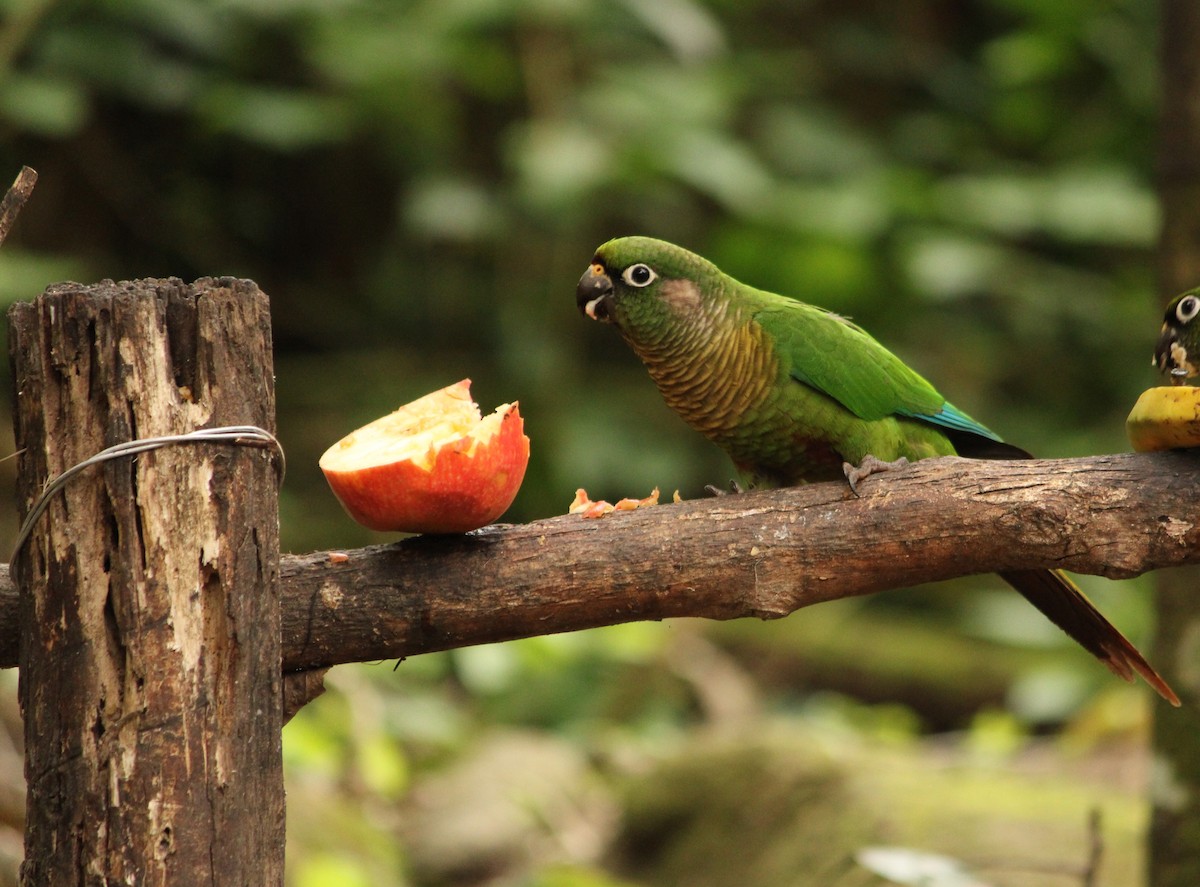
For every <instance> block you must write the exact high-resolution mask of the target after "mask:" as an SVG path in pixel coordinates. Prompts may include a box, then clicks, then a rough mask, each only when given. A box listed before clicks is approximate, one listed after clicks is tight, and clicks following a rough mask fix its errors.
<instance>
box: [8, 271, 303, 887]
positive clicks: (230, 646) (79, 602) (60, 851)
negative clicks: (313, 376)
mask: <svg viewBox="0 0 1200 887" xmlns="http://www.w3.org/2000/svg"><path fill="white" fill-rule="evenodd" d="M9 326H10V359H11V362H12V366H13V378H14V384H15V387H16V404H17V409H16V416H15V425H16V439H17V445H18V447H20V448H23V455H22V457H21V466H20V471H19V476H20V489H19V491H18V495H19V502H20V506H21V509H22V512H23V513H24V512H26V511H28V509H29V508H30V506H31V505H32V503H33V502H34V500H35V499H36V497H37V496H38V494H39V493H40V491H41V487H42V484H43V483H44V482H45V481H46V479H47V478H49V477H53V476H55V475H57V474H59V473H60V472H62V471H63V470H65V469H67V468H69V467H71V466H72V465H74V464H76V463H78V462H80V461H82V460H83V459H85V458H87V457H89V456H91V455H92V454H94V453H96V452H98V451H99V450H101V449H104V448H105V447H108V446H110V445H113V444H116V443H121V442H125V441H129V440H133V439H136V438H140V437H150V436H158V435H165V434H175V433H182V432H187V431H192V430H194V429H196V428H199V427H205V426H217V425H231V424H254V425H259V426H261V427H264V428H267V429H268V430H270V429H272V427H273V425H274V388H273V374H272V364H271V335H270V325H269V315H268V304H267V299H266V297H265V296H264V295H263V294H262V293H261V292H260V291H259V290H258V288H257V287H256V286H254V284H252V283H250V282H248V281H238V280H232V279H204V280H199V281H196V282H195V283H194V284H191V285H186V284H184V283H182V282H181V281H179V280H175V279H171V280H144V281H136V282H132V283H117V284H114V283H112V282H111V281H106V282H103V283H101V284H97V285H95V286H87V287H84V286H80V285H77V284H63V285H59V286H55V287H52V288H51V289H49V290H47V291H46V292H45V293H44V294H43V295H42V296H41V297H39V298H38V299H37V300H36V301H34V302H31V303H21V304H17V305H14V306H13V307H12V309H11V310H10V311H9ZM277 484H278V477H277V473H276V468H275V466H274V465H273V464H272V461H271V456H270V454H269V453H268V452H267V451H265V450H262V449H253V448H246V447H232V446H215V445H211V444H192V443H189V444H185V445H180V446H174V447H168V448H164V449H160V450H157V451H154V452H150V453H144V454H142V455H140V456H137V457H136V458H133V459H131V458H122V459H119V460H116V461H111V462H107V463H105V464H104V465H102V466H98V467H95V468H92V469H89V470H88V472H86V473H85V474H83V475H81V476H80V477H78V478H76V479H75V480H73V481H72V482H71V483H70V484H69V485H68V486H67V487H66V488H65V489H64V491H63V492H62V493H60V494H58V495H56V496H55V498H54V501H53V503H52V504H51V506H50V509H49V511H48V512H47V513H46V514H45V515H43V516H42V518H41V519H40V520H39V522H38V524H37V526H36V527H35V529H34V531H33V534H32V535H31V537H30V538H29V540H28V542H27V543H26V544H25V545H24V547H23V548H22V550H21V552H20V553H19V554H18V556H17V558H16V560H15V574H16V577H17V585H18V588H19V601H18V611H19V619H20V626H21V629H20V632H19V636H20V650H19V662H20V668H21V676H20V699H21V705H22V709H23V712H24V717H25V737H26V758H25V773H26V780H27V783H28V801H27V824H26V845H25V856H26V859H25V863H24V866H23V869H22V881H23V883H24V884H28V885H31V887H32V885H38V887H58V885H68V884H71V885H75V884H89V885H91V884H127V883H128V884H134V883H136V884H158V885H202V884H213V885H216V884H220V885H242V884H263V885H278V884H281V883H282V873H283V846H284V827H283V779H282V763H281V739H280V727H281V716H282V709H281V683H282V681H281V674H280V627H279V626H280V624H279V615H278V614H279V609H278V557H279V555H278V551H279V544H278V505H277Z"/></svg>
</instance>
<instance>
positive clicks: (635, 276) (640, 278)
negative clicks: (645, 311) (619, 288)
mask: <svg viewBox="0 0 1200 887" xmlns="http://www.w3.org/2000/svg"><path fill="white" fill-rule="evenodd" d="M657 278H658V275H657V274H655V273H654V269H653V268H651V267H650V266H649V265H643V264H642V263H641V262H639V263H638V264H636V265H630V266H629V267H628V268H626V269H625V271H624V272H622V274H621V279H622V280H623V281H625V282H626V283H627V284H629V285H630V286H636V287H643V286H649V285H650V284H652V283H653V282H654V281H655V280H656V279H657Z"/></svg>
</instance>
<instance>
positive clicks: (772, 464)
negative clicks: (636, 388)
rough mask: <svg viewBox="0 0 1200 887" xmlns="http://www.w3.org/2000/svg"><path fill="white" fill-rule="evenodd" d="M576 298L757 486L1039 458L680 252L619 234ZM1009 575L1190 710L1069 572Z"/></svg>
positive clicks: (813, 313) (807, 311) (889, 364)
mask: <svg viewBox="0 0 1200 887" xmlns="http://www.w3.org/2000/svg"><path fill="white" fill-rule="evenodd" d="M576 302H577V305H578V307H579V310H580V311H581V312H583V313H584V314H586V315H587V316H588V317H590V318H592V319H594V320H598V321H601V322H604V323H610V324H612V325H613V326H615V327H616V328H617V330H618V331H619V332H620V334H621V336H622V338H624V340H625V341H626V342H627V343H628V344H629V346H630V347H631V348H632V349H633V350H634V352H635V353H636V354H637V355H638V357H640V358H641V360H642V362H643V363H644V364H645V365H646V368H647V369H648V370H649V372H650V375H651V377H652V378H653V379H654V381H655V382H656V383H657V385H658V388H659V390H660V391H661V392H662V395H663V397H664V398H665V400H666V402H667V404H668V405H669V406H670V407H671V408H672V409H674V410H675V411H676V412H678V413H679V414H680V416H682V417H683V419H684V420H685V421H686V422H687V423H688V424H689V425H691V426H692V427H693V428H695V429H696V430H697V431H699V432H701V433H702V434H704V435H705V436H706V437H708V438H709V439H710V440H712V441H713V442H714V443H716V444H717V445H718V446H720V447H721V448H722V449H724V450H725V451H726V452H727V453H728V454H729V456H730V457H731V458H732V459H733V462H734V465H735V466H736V467H737V469H738V472H739V474H740V475H741V477H742V480H743V481H744V482H745V483H747V484H749V485H751V486H756V487H760V488H761V487H778V486H790V485H794V484H799V483H805V482H809V481H822V480H833V479H840V478H842V477H843V476H845V477H848V478H849V479H850V481H851V483H852V484H853V483H854V481H855V480H856V479H857V478H858V477H860V476H862V473H861V471H860V469H859V468H858V467H857V466H862V465H863V464H864V462H866V463H869V464H877V463H872V462H871V460H870V459H869V457H873V458H874V459H876V460H884V461H894V460H897V459H901V458H904V459H909V460H915V459H924V458H927V457H930V456H949V455H955V454H957V455H961V456H968V457H974V458H984V459H989V458H990V459H1022V458H1028V457H1029V454H1028V453H1026V452H1025V451H1024V450H1021V449H1019V448H1017V447H1014V446H1012V445H1010V444H1007V443H1004V442H1003V441H1002V440H1001V439H1000V438H999V437H998V436H997V435H996V434H994V433H993V432H991V431H990V430H988V429H987V428H985V427H984V426H983V425H981V424H979V423H978V422H976V421H975V420H974V419H972V418H971V417H970V416H968V415H967V414H966V413H964V412H962V411H961V410H959V409H957V408H956V407H954V406H953V405H952V404H950V403H948V402H947V401H946V399H945V398H944V397H942V395H941V394H939V393H938V392H937V390H936V389H935V388H934V387H933V386H932V385H930V384H929V382H927V381H925V379H923V378H922V377H921V376H920V375H918V374H917V373H916V372H915V371H914V370H912V369H911V368H909V367H908V366H907V365H905V364H904V363H903V362H902V361H901V360H900V359H899V358H898V357H896V356H895V355H894V354H892V353H891V352H890V351H888V350H887V349H886V348H884V347H883V346H882V345H880V344H879V343H878V342H877V341H875V339H873V338H872V337H871V336H870V335H868V334H867V333H866V332H865V331H864V330H862V329H861V328H860V327H858V326H857V325H855V324H854V323H851V322H850V321H849V320H847V319H846V318H844V317H840V316H838V315H837V314H834V313H832V312H830V311H826V310H824V309H821V308H817V307H814V306H812V305H806V304H804V303H803V302H799V301H796V300H795V299H790V298H787V297H784V296H780V295H776V294H774V293H769V292H765V291H763V290H758V289H754V288H753V287H750V286H747V285H745V284H743V283H740V282H738V281H737V280H734V279H733V278H732V277H729V276H728V275H726V274H724V273H722V272H721V271H720V270H719V269H718V268H717V267H716V266H715V265H713V264H712V263H711V262H709V261H707V260H705V259H703V258H701V257H700V256H698V255H696V254H694V253H692V252H689V251H688V250H686V249H683V248H682V247H679V246H675V245H674V244H671V243H667V242H665V241H661V240H654V239H652V238H648V237H622V238H618V239H616V240H610V241H609V242H608V243H605V244H604V245H603V246H601V247H600V248H599V249H598V250H597V251H596V254H595V256H594V258H593V259H592V263H591V266H590V267H589V268H588V270H587V271H586V272H585V273H584V275H583V277H582V278H581V279H580V281H579V286H578V288H577V290H576ZM868 470H869V469H868ZM1001 576H1002V577H1003V578H1004V579H1005V580H1006V581H1007V582H1008V583H1009V584H1011V585H1012V586H1013V587H1014V588H1016V589H1017V590H1018V591H1019V592H1021V594H1023V595H1024V596H1025V597H1026V598H1027V599H1028V600H1029V601H1030V602H1031V603H1032V604H1033V605H1034V606H1035V607H1037V608H1038V609H1039V610H1041V611H1042V613H1044V614H1045V615H1046V616H1047V617H1048V618H1049V619H1050V620H1051V621H1052V622H1054V623H1055V624H1056V625H1058V626H1059V628H1061V629H1063V630H1064V631H1065V632H1066V633H1067V634H1068V635H1070V636H1071V637H1072V638H1073V639H1074V640H1076V641H1077V642H1078V643H1079V644H1081V645H1082V646H1083V647H1084V648H1085V649H1087V650H1088V651H1089V652H1090V653H1092V654H1093V655H1095V656H1096V657H1097V658H1098V659H1100V660H1101V661H1102V662H1104V664H1105V665H1107V666H1108V667H1109V668H1110V669H1112V671H1114V672H1115V673H1116V674H1118V675H1120V676H1121V677H1123V678H1126V679H1127V680H1131V679H1132V677H1133V675H1134V673H1137V674H1140V675H1142V677H1143V678H1145V679H1146V681H1147V682H1148V683H1149V684H1150V685H1151V686H1152V687H1154V689H1155V690H1157V691H1158V692H1159V693H1160V694H1161V695H1162V696H1163V697H1164V698H1166V699H1167V700H1169V701H1170V702H1172V703H1173V704H1175V705H1178V704H1179V700H1178V698H1177V697H1176V696H1175V694H1174V693H1173V692H1172V691H1171V689H1170V687H1168V686H1167V685H1166V683H1165V682H1164V681H1163V680H1162V678H1161V677H1159V675H1158V674H1157V673H1156V672H1155V671H1154V669H1153V668H1151V667H1150V665H1149V664H1148V663H1147V662H1146V660H1145V659H1144V658H1143V657H1142V655H1141V654H1140V653H1139V652H1138V651H1137V649H1136V648H1135V647H1134V646H1133V645H1132V644H1131V643H1130V642H1129V641H1128V640H1127V639H1126V638H1125V637H1124V636H1123V635H1122V634H1121V633H1120V632H1119V631H1118V630H1117V629H1116V628H1115V627H1114V626H1113V625H1112V624H1111V623H1110V622H1109V621H1108V620H1107V619H1105V617H1104V616H1103V615H1102V614H1101V613H1100V612H1099V611H1098V610H1097V609H1096V608H1095V607H1094V606H1093V605H1092V603H1091V602H1090V601H1089V600H1088V599H1087V598H1086V597H1085V596H1084V594H1083V592H1081V591H1080V590H1079V588H1077V587H1076V586H1075V584H1074V583H1072V582H1071V581H1070V580H1069V579H1068V578H1067V577H1066V576H1064V575H1063V574H1062V573H1060V572H1057V571H1049V570H1023V571H1012V572H1007V573H1002V574H1001Z"/></svg>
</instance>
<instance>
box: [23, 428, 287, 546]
mask: <svg viewBox="0 0 1200 887" xmlns="http://www.w3.org/2000/svg"><path fill="white" fill-rule="evenodd" d="M187 443H223V444H229V445H231V446H247V447H262V446H269V447H273V448H274V449H275V452H276V454H277V455H278V456H279V480H280V482H281V483H282V482H283V475H284V471H285V470H286V468H287V461H286V458H285V457H284V453H283V445H282V444H280V443H279V439H278V438H276V437H275V435H273V434H272V433H271V432H269V431H267V430H266V429H264V428H259V427H258V426H257V425H225V426H222V427H220V428H198V429H196V430H195V431H189V432H187V433H186V434H166V435H163V436H162V437H142V438H138V439H137V440H131V441H126V442H125V443H119V444H115V445H114V446H111V447H108V448H107V449H103V450H101V451H100V452H98V453H96V454H95V455H94V456H89V457H88V458H86V459H84V460H83V461H82V462H80V463H78V464H77V465H72V466H71V467H70V468H68V469H67V470H66V471H64V472H63V473H62V474H60V475H58V476H57V477H55V478H52V479H50V480H49V481H47V482H46V486H45V487H43V489H42V494H41V495H40V496H39V497H38V499H37V501H36V502H35V503H34V504H33V508H31V509H30V510H29V514H27V515H25V521H24V523H22V524H21V529H20V530H18V531H17V540H16V542H15V543H14V545H13V550H12V555H11V556H10V557H9V563H10V564H11V563H13V562H14V561H15V560H16V559H17V553H18V552H20V550H21V546H23V545H24V544H25V542H26V540H27V539H28V538H29V534H30V533H32V532H33V528H34V525H35V524H36V523H37V520H38V518H39V517H41V516H42V514H43V512H45V510H46V509H47V508H49V507H50V502H51V500H52V499H53V498H54V495H55V493H57V492H59V491H60V490H62V489H63V488H64V487H65V486H66V485H67V483H68V482H69V481H70V480H71V478H73V477H75V475H77V474H79V473H80V472H81V471H83V470H85V469H87V468H91V467H92V466H93V465H99V464H100V463H102V462H108V461H110V460H112V459H119V458H121V457H122V456H136V455H137V454H138V453H145V452H148V451H149V450H157V449H159V448H161V447H166V446H171V445H173V444H187Z"/></svg>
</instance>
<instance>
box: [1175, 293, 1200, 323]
mask: <svg viewBox="0 0 1200 887" xmlns="http://www.w3.org/2000/svg"><path fill="white" fill-rule="evenodd" d="M1197 314H1200V299H1197V298H1196V297H1195V296H1184V297H1183V298H1182V299H1180V300H1179V304H1178V305H1176V306H1175V316H1176V317H1177V318H1178V319H1179V322H1180V323H1190V322H1191V320H1192V318H1194V317H1195V316H1196V315H1197Z"/></svg>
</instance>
